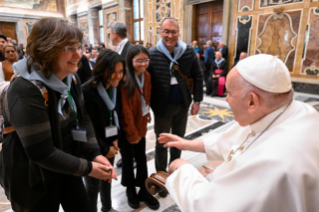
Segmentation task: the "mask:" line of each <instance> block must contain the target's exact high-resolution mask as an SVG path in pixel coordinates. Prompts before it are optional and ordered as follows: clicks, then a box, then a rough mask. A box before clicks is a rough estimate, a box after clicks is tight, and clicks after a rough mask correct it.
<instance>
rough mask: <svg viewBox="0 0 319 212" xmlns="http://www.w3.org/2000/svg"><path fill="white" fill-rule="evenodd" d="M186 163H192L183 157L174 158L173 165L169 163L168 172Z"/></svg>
mask: <svg viewBox="0 0 319 212" xmlns="http://www.w3.org/2000/svg"><path fill="white" fill-rule="evenodd" d="M185 164H190V162H188V161H187V160H184V159H182V158H179V159H176V160H174V161H173V162H172V163H171V165H169V169H168V174H172V173H173V172H174V171H175V170H176V169H178V168H179V167H181V166H182V165H185Z"/></svg>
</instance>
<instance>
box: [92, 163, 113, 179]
mask: <svg viewBox="0 0 319 212" xmlns="http://www.w3.org/2000/svg"><path fill="white" fill-rule="evenodd" d="M111 169H112V168H111V167H108V166H106V165H104V164H100V163H97V162H92V171H91V172H90V174H89V176H91V177H94V178H97V179H100V180H109V182H110V180H111V178H112V172H111Z"/></svg>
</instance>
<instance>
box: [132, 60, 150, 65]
mask: <svg viewBox="0 0 319 212" xmlns="http://www.w3.org/2000/svg"><path fill="white" fill-rule="evenodd" d="M133 61H134V62H136V63H137V64H142V63H145V64H148V63H149V62H150V61H151V59H144V60H142V59H135V60H133Z"/></svg>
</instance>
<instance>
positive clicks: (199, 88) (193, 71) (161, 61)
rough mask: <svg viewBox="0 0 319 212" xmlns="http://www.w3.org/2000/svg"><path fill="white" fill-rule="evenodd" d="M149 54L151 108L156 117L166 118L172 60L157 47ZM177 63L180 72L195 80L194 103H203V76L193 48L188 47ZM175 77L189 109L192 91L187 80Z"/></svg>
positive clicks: (178, 76)
mask: <svg viewBox="0 0 319 212" xmlns="http://www.w3.org/2000/svg"><path fill="white" fill-rule="evenodd" d="M149 53H150V59H151V61H150V65H149V67H148V69H147V70H148V72H149V73H150V74H151V78H152V94H151V107H152V110H153V111H154V113H155V114H156V115H160V116H164V114H165V112H166V109H167V105H168V102H169V97H170V89H171V85H170V81H171V74H170V60H169V59H168V58H167V57H166V56H165V55H164V54H163V53H161V52H159V51H158V50H157V49H156V47H152V48H151V49H150V50H149ZM177 62H178V63H179V69H180V71H181V72H182V73H183V74H184V75H185V76H187V77H191V78H193V79H194V87H193V94H194V96H193V99H194V101H202V99H203V75H202V72H201V70H200V68H199V63H198V58H197V55H196V53H195V51H194V49H193V47H191V46H189V45H187V49H186V51H185V52H184V54H183V55H182V57H181V58H179V59H178V60H177ZM175 76H176V79H177V81H178V84H179V87H180V91H181V93H182V97H183V103H184V105H185V106H186V107H189V105H190V104H191V102H192V97H191V91H190V89H189V88H188V87H187V84H186V82H185V80H184V79H183V78H182V77H181V76H180V75H179V74H178V73H177V74H175Z"/></svg>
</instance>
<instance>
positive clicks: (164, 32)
mask: <svg viewBox="0 0 319 212" xmlns="http://www.w3.org/2000/svg"><path fill="white" fill-rule="evenodd" d="M162 33H163V34H164V35H165V36H169V34H172V35H173V36H176V35H178V33H179V30H172V31H169V30H166V29H165V30H162Z"/></svg>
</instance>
